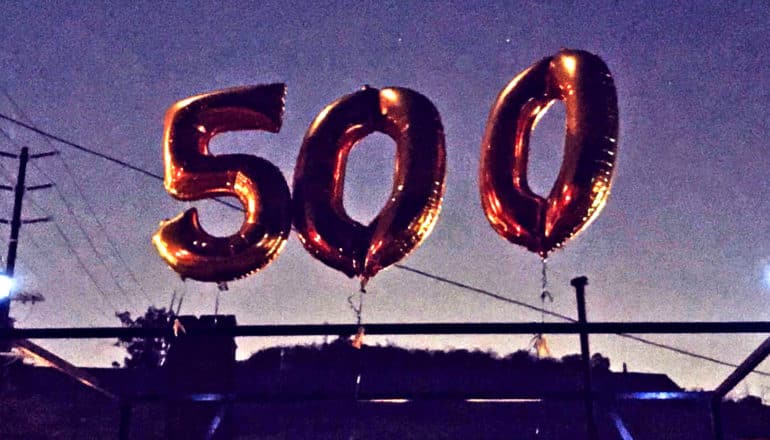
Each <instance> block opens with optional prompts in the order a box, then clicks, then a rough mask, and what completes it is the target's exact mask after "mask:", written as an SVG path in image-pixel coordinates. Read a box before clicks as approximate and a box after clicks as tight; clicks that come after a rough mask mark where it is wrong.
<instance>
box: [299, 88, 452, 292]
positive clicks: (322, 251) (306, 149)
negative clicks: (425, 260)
mask: <svg viewBox="0 0 770 440" xmlns="http://www.w3.org/2000/svg"><path fill="white" fill-rule="evenodd" d="M374 131H379V132H382V133H385V134H387V135H388V136H390V137H391V138H393V140H395V142H396V167H395V173H394V177H393V190H392V192H391V196H390V198H389V199H388V202H387V203H386V205H385V207H384V208H383V209H382V211H381V212H380V213H379V214H378V215H377V216H376V217H375V218H374V220H372V222H371V223H370V224H369V225H368V226H364V225H362V224H361V223H358V222H356V221H355V220H353V219H351V218H350V217H349V216H348V215H347V213H346V212H345V208H344V207H343V206H342V200H343V197H342V195H343V188H344V185H345V166H346V164H347V158H348V154H349V153H350V150H351V149H352V148H353V147H354V146H355V145H356V143H357V142H358V141H360V140H361V139H363V138H364V137H366V136H367V135H369V134H370V133H372V132H374ZM445 173H446V152H445V147H444V132H443V128H442V126H441V118H440V116H439V114H438V111H437V110H436V108H435V107H434V106H433V104H432V103H431V102H430V101H429V100H428V98H426V97H424V96H423V95H421V94H419V93H417V92H415V91H412V90H409V89H405V88H396V87H394V88H386V89H382V90H377V89H374V88H368V87H366V88H364V89H363V90H360V91H358V92H356V93H353V94H350V95H347V96H344V97H342V98H340V99H339V100H337V101H335V102H334V103H332V104H330V105H329V106H328V107H326V108H325V109H324V110H323V111H322V112H321V113H320V114H319V115H318V117H316V119H315V121H313V123H312V124H311V126H310V128H309V129H308V131H307V133H306V135H305V139H304V141H303V142H302V148H301V150H300V153H299V158H298V160H297V166H296V169H295V171H294V195H293V197H294V200H293V209H294V226H295V228H296V230H297V233H298V235H299V238H300V241H302V244H303V245H304V246H305V248H306V249H307V250H308V251H309V252H310V254H311V255H313V256H314V257H315V258H317V259H319V260H321V261H322V262H324V263H325V264H327V265H328V266H331V267H333V268H335V269H337V270H340V271H342V272H344V273H345V274H346V275H348V276H349V277H353V276H358V277H361V280H362V284H365V283H366V281H367V280H368V279H369V278H371V277H373V276H374V275H375V274H376V273H377V272H378V271H379V270H381V269H382V268H384V267H387V266H389V265H391V264H393V263H395V262H397V261H398V260H400V259H401V258H403V257H405V256H406V255H407V254H409V253H410V252H411V251H412V250H414V249H415V248H416V247H418V246H419V245H420V243H421V242H422V241H423V240H424V239H425V238H426V237H427V236H428V234H429V233H430V231H431V229H432V228H433V225H434V224H435V222H436V220H437V218H438V214H439V210H440V208H441V201H442V197H443V194H444V178H445Z"/></svg>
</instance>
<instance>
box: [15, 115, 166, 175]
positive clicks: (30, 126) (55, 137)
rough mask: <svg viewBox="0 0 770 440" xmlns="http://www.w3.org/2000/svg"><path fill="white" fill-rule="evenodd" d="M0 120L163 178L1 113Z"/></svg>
mask: <svg viewBox="0 0 770 440" xmlns="http://www.w3.org/2000/svg"><path fill="white" fill-rule="evenodd" d="M0 119H5V120H6V121H8V122H11V123H13V124H15V125H18V126H19V127H24V128H26V129H27V130H29V131H31V132H33V133H37V134H39V135H41V136H44V137H47V138H49V139H52V140H55V141H56V142H60V143H62V144H64V145H68V146H70V147H72V148H74V149H76V150H80V151H83V152H85V153H88V154H92V155H94V156H97V157H100V158H102V159H104V160H107V161H110V162H113V163H116V164H118V165H120V166H122V167H125V168H128V169H131V170H134V171H136V172H138V173H142V174H144V175H145V176H149V177H152V178H154V179H158V180H163V176H161V175H159V174H155V173H153V172H150V171H147V170H144V169H142V168H139V167H137V166H135V165H131V164H130V163H128V162H125V161H122V160H120V159H117V158H114V157H112V156H108V155H106V154H104V153H100V152H98V151H96V150H92V149H90V148H86V147H84V146H82V145H79V144H76V143H75V142H70V141H68V140H66V139H64V138H60V137H59V136H56V135H55V134H51V133H48V132H47V131H43V130H41V129H39V128H37V127H35V126H32V125H29V124H26V123H24V122H21V121H19V120H18V119H14V118H12V117H10V116H8V115H5V114H3V113H0Z"/></svg>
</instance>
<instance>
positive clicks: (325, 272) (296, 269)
mask: <svg viewBox="0 0 770 440" xmlns="http://www.w3.org/2000/svg"><path fill="white" fill-rule="evenodd" d="M156 3H157V2H132V5H131V6H116V5H113V4H110V2H104V3H97V2H88V4H87V5H85V4H83V5H72V4H66V2H50V3H44V2H36V3H34V4H31V5H30V3H29V2H10V1H8V2H3V6H2V9H3V13H2V14H0V41H3V44H2V45H0V73H1V74H0V87H1V88H2V90H0V112H1V113H4V114H7V115H10V116H14V117H17V118H19V119H23V120H25V121H28V122H31V123H33V124H35V125H37V126H39V127H41V128H43V129H44V130H47V131H50V132H52V133H55V134H57V135H59V136H61V137H64V138H66V139H69V140H71V141H74V142H78V143H80V144H82V145H84V146H87V147H89V148H92V149H94V150H97V151H100V152H103V153H106V154H109V155H113V156H115V157H118V158H120V159H122V160H125V161H127V162H130V163H132V164H134V165H137V166H139V167H141V168H144V169H147V170H150V171H152V172H155V173H158V174H160V173H162V157H161V137H162V129H163V125H162V124H163V114H164V113H165V111H166V109H167V108H168V107H169V106H170V105H171V104H172V103H173V102H175V101H177V100H179V99H182V98H186V97H188V96H191V95H194V94H198V93H202V92H207V91H211V90H216V89H221V88H226V87H232V86H240V85H248V84H259V83H269V82H284V83H286V84H287V85H288V97H287V103H286V113H285V117H284V124H283V129H282V130H281V132H280V133H278V134H267V133H238V134H225V135H222V136H220V137H218V138H216V139H215V141H214V142H213V143H212V147H211V148H212V151H213V152H215V153H230V152H243V153H249V154H254V155H258V156H261V157H264V158H266V159H268V160H270V161H271V162H273V163H274V164H275V165H277V166H278V167H279V168H280V169H281V170H282V171H283V173H284V175H285V177H286V179H287V181H288V182H291V181H292V173H293V170H294V164H295V160H296V158H297V154H298V152H299V146H300V143H301V140H302V137H303V135H304V132H305V130H306V129H307V127H308V125H309V124H310V122H311V121H312V120H313V118H314V117H315V116H316V114H317V113H318V112H319V111H320V110H321V109H322V108H323V107H324V106H325V105H327V104H328V103H330V102H331V101H333V100H335V99H337V98H338V97H340V96H342V95H344V94H347V93H351V92H353V91H355V90H357V89H358V88H359V87H361V86H362V85H363V84H371V85H372V86H374V87H384V86H402V87H409V88H412V89H414V90H417V91H419V92H421V93H422V94H424V95H426V96H427V97H428V98H430V99H431V100H432V101H433V103H434V104H435V105H436V107H437V108H438V110H439V112H440V113H441V116H442V120H443V124H444V127H445V131H446V141H447V155H448V176H447V191H446V197H445V199H444V208H443V211H442V214H441V217H440V218H439V221H438V224H437V226H436V228H435V229H434V231H433V234H432V235H431V236H430V237H429V238H428V240H427V241H426V242H425V243H424V244H423V245H422V247H421V248H419V249H418V250H417V251H416V252H414V253H413V254H412V255H411V256H410V257H409V258H408V259H406V260H404V261H403V263H405V264H407V265H409V266H410V267H413V268H417V269H420V270H424V271H427V272H430V273H434V274H437V275H440V276H445V277H448V278H452V279H455V280H457V281H461V282H464V283H468V284H472V285H474V286H478V287H480V288H483V289H488V290H490V291H493V292H496V293H499V294H501V295H504V296H507V297H510V298H513V299H516V300H520V301H527V302H531V303H533V304H536V303H539V283H540V273H539V272H540V262H539V259H538V257H537V256H536V255H534V254H532V253H529V252H527V251H526V250H525V249H524V248H521V247H518V246H514V245H512V244H510V243H508V242H507V241H505V240H503V239H502V238H500V237H499V236H497V234H496V233H495V232H494V231H493V230H492V228H491V227H490V226H489V225H488V223H487V221H486V219H485V217H484V214H483V211H482V209H481V206H480V201H479V196H478V185H477V182H478V161H479V153H480V142H481V137H482V134H483V131H484V125H485V123H486V119H487V115H488V112H489V109H490V106H491V105H492V103H493V101H494V99H495V97H496V96H497V94H498V92H499V91H500V90H501V89H502V88H503V87H504V86H505V84H506V83H507V82H508V81H509V80H510V79H511V78H513V77H514V76H515V75H516V74H518V73H519V72H520V71H522V70H523V69H525V68H526V67H528V66H529V65H530V64H532V63H534V62H535V61H537V60H539V59H540V58H542V57H545V56H548V55H552V54H554V53H555V52H556V51H558V49H559V48H561V47H569V48H576V49H584V50H588V51H590V52H593V53H596V54H598V55H599V56H601V57H602V58H603V59H604V61H605V62H606V63H607V65H608V66H609V68H610V70H611V71H612V73H613V75H614V79H615V83H616V86H617V89H618V100H619V108H620V141H619V159H618V160H619V163H618V169H617V175H616V179H615V183H614V187H613V193H612V196H611V197H610V200H609V203H608V205H607V207H606V209H605V210H604V211H603V212H602V214H601V215H600V216H599V218H598V219H597V220H596V221H595V222H594V223H593V224H592V225H591V227H590V228H589V229H587V230H586V231H585V232H584V233H583V234H582V235H580V236H579V237H577V238H576V239H574V240H572V241H571V242H569V243H567V245H566V247H565V248H564V249H563V250H561V251H559V252H557V253H555V254H554V255H553V256H552V258H550V260H549V263H550V266H551V269H552V270H551V272H550V280H551V282H550V290H551V292H552V293H553V294H554V296H555V301H554V303H553V305H552V309H553V310H554V311H556V312H558V313H562V314H567V315H570V316H574V315H575V300H574V295H573V291H572V289H571V287H570V286H569V280H570V279H571V278H572V277H574V276H577V275H586V276H588V278H589V283H590V284H589V287H588V307H589V310H588V314H589V319H591V320H597V321H615V320H617V321H622V320H630V321H647V320H649V321H666V320H673V321H687V320H692V321H697V320H706V321H712V320H714V321H719V320H770V285H768V284H770V282H768V284H765V282H764V281H763V277H764V275H763V273H764V272H765V271H766V270H767V269H766V268H767V266H768V265H770V241H769V240H768V233H770V220H769V219H768V213H770V184H768V175H770V155H768V154H767V151H768V146H767V141H766V139H767V136H768V134H769V133H770V123H769V122H768V117H767V115H766V107H767V105H766V104H767V102H768V100H769V99H768V98H770V63H768V62H767V57H768V56H769V55H770V52H768V47H770V4H768V3H766V2H748V1H744V2H724V3H723V4H721V5H719V4H715V5H708V6H703V5H701V6H692V5H671V4H670V3H671V2H646V1H643V2H631V1H623V2H552V4H551V5H545V4H542V2H534V1H532V2H520V3H519V4H512V3H513V2H497V3H496V2H417V1H415V2H407V1H401V2H398V1H396V2H377V3H374V2H353V1H351V2H341V1H335V2H317V4H315V5H311V4H310V2H296V3H293V4H290V2H286V1H265V2H254V3H249V2H242V3H238V2H211V3H194V2H179V3H173V2H164V4H162V5H158V4H156ZM702 3H706V2H702ZM714 3H717V2H714ZM6 93H7V94H6ZM9 96H10V99H9ZM14 102H15V103H16V105H15V104H14ZM563 118H564V112H563V108H562V107H561V106H560V105H558V106H554V107H553V108H552V110H551V111H550V112H549V113H548V115H546V117H545V118H544V119H543V120H542V121H541V123H540V124H539V125H538V127H537V130H536V132H535V134H534V137H533V143H532V153H531V154H532V155H531V163H530V180H531V182H532V186H533V189H535V190H536V191H537V192H539V193H546V192H547V191H548V190H549V189H550V186H551V183H552V181H553V179H554V178H555V176H556V172H557V170H558V167H559V164H560V163H561V155H562V141H563V135H564V133H563V130H564V129H563V125H564V120H563ZM0 128H1V129H2V130H3V132H4V133H6V134H7V135H3V134H2V133H0V149H2V150H5V151H18V149H19V148H20V146H22V145H27V146H29V147H30V148H31V149H32V151H33V153H34V152H43V151H48V150H51V149H57V150H60V151H61V153H62V155H61V156H60V157H59V158H56V157H54V158H47V159H39V160H36V161H35V163H34V166H31V167H30V170H29V174H28V182H29V184H30V185H35V184H41V183H46V182H49V181H53V182H55V183H56V184H57V188H58V191H57V190H48V191H39V192H36V193H34V194H30V195H29V197H28V198H27V199H26V202H27V205H26V206H25V216H26V217H37V216H44V215H48V214H51V215H53V216H55V218H56V224H36V225H28V226H25V227H24V228H23V229H22V237H21V244H20V254H19V262H18V263H17V273H18V275H19V282H20V283H22V285H23V287H22V288H23V289H28V290H38V291H40V292H41V293H43V295H44V296H45V297H46V301H45V302H44V303H42V304H38V305H35V306H34V307H33V306H29V305H26V306H24V305H20V304H14V305H13V307H12V312H11V314H12V316H14V317H16V318H17V319H18V324H17V326H18V327H40V326H105V325H109V326H112V325H117V324H118V321H117V319H115V318H114V316H113V312H114V310H116V309H119V310H130V311H132V312H133V313H137V312H139V311H141V310H144V309H146V307H147V306H148V305H149V303H154V304H157V305H164V306H165V305H167V304H168V303H169V301H170V299H171V293H172V292H173V291H176V292H177V293H178V294H180V295H181V294H182V293H183V292H184V293H185V300H184V304H183V307H182V313H187V314H203V313H211V312H212V311H213V307H214V298H215V296H216V286H215V285H213V284H203V283H196V282H187V283H182V282H181V281H180V280H179V278H178V277H177V276H176V275H175V274H174V273H173V272H172V271H170V270H169V269H167V268H166V266H165V264H164V263H163V262H162V261H161V260H160V258H159V257H158V256H157V255H156V253H155V250H154V248H153V247H152V245H151V243H150V236H151V235H152V234H153V232H154V231H155V230H156V227H157V224H158V222H159V221H160V220H162V219H164V218H167V217H171V216H173V215H175V214H177V213H178V212H181V211H182V210H183V209H185V208H186V207H189V206H193V205H194V206H197V207H199V208H200V210H201V219H202V223H203V225H204V227H207V228H208V229H209V230H210V231H211V232H213V233H218V234H229V233H231V232H232V231H234V230H235V229H236V228H237V227H238V225H239V224H240V214H239V213H237V212H234V211H231V210H229V209H227V208H225V207H222V206H221V205H218V204H215V203H212V202H196V203H194V204H185V203H181V202H176V201H174V200H173V199H172V198H171V197H170V196H168V195H167V194H166V193H165V191H164V189H163V186H162V183H161V182H159V181H157V180H153V179H151V178H149V177H147V176H144V175H142V174H138V173H136V172H133V171H130V170H127V169H125V168H121V167H118V166H116V165H114V164H111V163H109V162H105V161H104V160H102V159H98V158H95V157H93V156H89V155H87V154H84V153H82V152H79V151H76V150H73V149H71V148H70V147H67V146H64V145H60V144H55V143H51V144H49V143H48V141H46V140H45V139H43V138H41V137H39V136H37V135H34V134H31V133H29V132H27V131H25V130H24V129H22V128H19V127H15V126H13V125H11V124H9V123H7V122H4V121H0ZM393 153H394V148H393V143H392V142H391V141H390V140H389V139H388V138H387V137H385V136H384V135H374V136H370V137H369V138H367V139H366V140H364V141H363V142H362V143H361V144H360V146H359V147H357V149H355V150H354V151H353V153H352V155H351V160H350V163H349V167H348V179H347V185H346V207H347V209H348V210H349V212H350V213H351V215H352V216H353V217H354V218H357V219H359V220H368V219H369V218H371V217H372V216H374V215H375V213H376V212H378V211H379V209H380V207H381V206H382V204H383V203H384V201H385V199H386V198H387V196H388V194H389V192H390V179H391V174H392V167H393V157H392V156H393ZM1 163H2V166H3V168H4V169H5V170H6V171H7V172H6V171H3V170H0V180H2V181H3V183H7V182H9V181H10V179H11V178H12V175H13V174H15V168H16V166H17V165H16V163H15V162H14V161H13V160H11V159H2V161H1ZM1 196H2V198H1V199H0V212H5V213H6V214H2V215H0V217H2V216H5V217H10V215H11V206H12V194H11V193H8V194H5V195H1ZM57 226H58V228H60V229H61V231H59V230H58V229H57ZM60 232H63V234H64V236H66V239H65V238H64V237H63V236H62V234H60ZM0 234H2V237H3V239H2V241H0V245H2V247H3V248H5V246H6V243H7V238H5V237H7V234H8V231H7V230H6V231H5V232H2V231H0ZM111 241H112V242H113V243H114V244H116V245H117V247H118V248H119V251H120V257H118V255H117V254H116V252H115V250H114V249H113V247H112V246H111V244H110V242H111ZM68 242H69V245H71V246H72V248H74V251H73V250H72V249H71V248H70V247H69V246H68ZM94 249H95V250H96V252H94ZM121 260H122V261H121ZM79 261H80V262H82V264H83V265H84V266H86V267H87V268H88V273H90V274H91V276H92V278H93V281H92V280H91V279H90V278H89V275H88V273H86V271H84V269H83V268H82V267H81V264H80V263H79ZM124 262H125V263H126V264H124ZM132 273H133V274H134V275H135V277H136V278H137V279H138V281H139V283H138V284H137V283H136V282H134V280H133V279H132V276H131V274H132ZM94 281H95V283H94ZM356 288H357V284H356V281H354V280H350V279H348V278H347V277H345V276H344V275H343V274H342V273H339V272H336V271H334V270H332V269H329V268H327V267H326V266H324V265H323V264H322V263H320V262H318V261H316V260H315V259H313V258H312V257H311V256H310V255H309V254H308V253H306V252H305V251H304V249H303V248H302V246H301V245H300V243H299V241H298V240H297V239H296V236H294V235H292V237H291V239H290V241H289V244H288V246H287V247H286V249H285V250H284V252H283V253H282V255H281V256H280V257H279V258H278V259H277V260H276V261H275V262H273V264H272V265H270V266H269V267H268V268H267V269H266V270H264V271H262V272H260V273H258V274H256V275H255V276H252V277H251V278H249V279H247V280H245V281H238V282H233V283H230V291H228V292H225V293H224V294H223V295H222V296H221V302H220V312H223V313H235V314H237V318H238V321H239V322H240V323H242V324H289V323H323V322H330V323H343V322H352V321H353V320H354V315H353V313H352V312H351V310H350V309H349V307H348V305H347V302H346V298H347V296H348V295H349V294H351V293H353V292H355V290H356ZM369 290H370V292H372V293H373V294H372V295H368V296H367V299H366V305H365V308H366V309H365V312H364V321H365V322H366V321H369V322H413V321H424V322H430V321H452V322H465V321H539V320H540V315H539V314H538V313H536V312H532V311H528V310H526V309H522V308H519V307H516V306H514V305H510V304H506V303H503V302H500V301H496V300H494V299H491V298H488V297H484V296H481V295H479V294H476V293H472V292H468V291H464V290H460V289H457V288H454V287H451V286H447V285H444V284H440V283H438V282H436V281H432V280H429V279H426V278H422V277H420V276H418V275H415V274H413V273H410V272H406V271H403V270H400V269H396V268H392V269H390V270H386V271H384V272H382V273H380V274H379V275H378V276H377V277H375V278H374V280H372V281H371V283H370V289H369ZM650 339H654V340H656V341H661V342H665V343H669V344H672V345H675V346H679V347H682V348H687V349H690V350H693V351H696V352H698V353H701V354H704V355H709V356H713V357H718V358H720V359H723V360H726V361H729V362H736V363H737V362H740V361H741V360H743V358H744V357H745V356H746V355H748V353H749V352H750V351H751V350H753V349H754V348H755V347H756V346H757V345H758V344H759V343H760V342H761V341H762V339H763V336H762V335H744V336H740V335H739V336H731V335H725V336H707V335H695V336H669V335H659V336H650ZM319 340H320V339H315V341H319ZM528 340H529V336H521V337H511V336H464V337H455V336H446V337H433V336H410V337H383V338H369V342H371V343H376V342H382V343H385V342H387V341H392V342H396V343H398V344H404V345H408V346H430V347H433V348H448V347H467V348H480V349H483V350H487V349H491V350H494V351H496V352H498V353H501V354H505V353H508V352H511V351H514V350H516V349H521V348H526V346H527V343H528ZM549 341H550V343H551V348H552V349H553V351H554V352H555V355H557V356H562V355H565V354H568V353H574V352H578V351H579V344H578V338H577V336H575V337H550V338H549ZM591 341H592V350H593V351H598V352H602V353H603V354H605V355H607V356H609V357H610V358H611V359H612V362H613V363H612V367H613V369H620V368H621V366H622V363H623V362H626V363H627V364H628V366H629V369H631V370H635V371H660V372H664V373H667V374H669V375H671V376H672V378H673V379H674V380H676V381H677V382H679V383H680V384H681V385H684V386H686V387H703V388H711V387H713V386H715V385H716V384H718V383H719V382H720V381H721V380H723V379H724V378H725V377H726V376H727V375H728V374H729V373H730V371H731V369H730V368H727V367H721V366H717V365H713V364H710V363H708V362H704V361H699V360H694V359H690V358H687V357H684V356H682V355H679V354H674V353H670V352H667V351H663V350H660V349H657V348H652V347H649V346H646V345H642V344H640V343H638V342H635V341H630V340H625V339H621V338H619V337H617V336H594V337H592V339H591ZM111 342H112V341H109V340H97V341H80V342H68V341H43V342H41V343H42V345H44V346H46V347H49V348H51V349H52V350H54V351H55V352H57V353H59V354H61V355H62V356H64V357H65V358H67V359H70V360H72V361H73V362H76V363H86V364H95V365H108V364H109V363H110V361H112V360H115V359H120V358H121V356H122V354H121V352H120V351H119V350H117V349H115V348H114V347H112V346H111ZM291 342H294V340H293V339H274V340H270V339H256V338H252V339H240V340H239V341H238V344H239V346H240V350H239V355H240V356H246V355H248V353H249V352H251V351H254V350H256V349H257V348H259V347H262V346H265V345H270V344H274V343H291ZM760 368H761V369H762V370H764V371H770V361H766V362H765V363H764V364H763V365H762V366H761V367H760ZM746 382H747V385H745V386H744V385H741V386H740V387H739V391H740V390H741V389H745V387H749V389H751V390H752V391H753V392H755V393H762V392H763V390H765V391H766V392H767V393H768V395H770V379H768V378H767V377H761V376H757V375H753V376H751V377H750V378H749V379H748V380H747V381H746ZM742 387H743V388H742Z"/></svg>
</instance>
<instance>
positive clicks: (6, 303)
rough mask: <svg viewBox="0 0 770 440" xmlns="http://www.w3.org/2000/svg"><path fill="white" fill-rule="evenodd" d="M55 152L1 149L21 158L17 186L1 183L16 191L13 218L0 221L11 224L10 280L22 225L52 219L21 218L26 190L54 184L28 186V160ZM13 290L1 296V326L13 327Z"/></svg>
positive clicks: (8, 155) (0, 187)
mask: <svg viewBox="0 0 770 440" xmlns="http://www.w3.org/2000/svg"><path fill="white" fill-rule="evenodd" d="M54 154H57V152H49V153H42V154H33V155H30V154H29V148H28V147H22V149H21V153H20V154H19V155H18V156H17V155H15V154H12V153H6V152H4V151H0V156H2V157H10V158H13V159H19V172H18V174H17V175H16V185H15V186H8V185H0V189H4V190H8V191H13V192H14V199H13V216H12V218H11V220H10V221H8V220H6V219H0V223H4V224H10V225H11V236H10V239H9V241H8V257H7V258H6V260H5V264H6V266H5V273H4V274H3V275H4V276H5V277H7V278H8V279H9V280H12V279H13V274H14V271H15V269H16V251H17V250H18V247H19V230H20V229H21V225H22V224H28V223H41V222H47V221H49V220H50V218H49V217H44V218H36V219H30V220H22V218H21V208H22V202H23V201H24V192H25V191H26V190H29V191H34V190H38V189H46V188H51V187H52V186H53V184H51V183H47V184H44V185H35V186H30V187H28V188H27V187H26V186H25V185H24V182H25V180H26V175H27V162H29V159H37V158H40V157H46V156H52V155H54ZM12 292H13V287H11V289H10V290H9V292H8V296H7V297H5V298H0V328H10V327H11V320H10V317H9V314H10V311H11V293H12ZM7 349H8V347H6V346H0V352H3V351H8V350H7Z"/></svg>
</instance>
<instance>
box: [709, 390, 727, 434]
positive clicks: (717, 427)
mask: <svg viewBox="0 0 770 440" xmlns="http://www.w3.org/2000/svg"><path fill="white" fill-rule="evenodd" d="M710 403H711V427H712V429H713V430H714V439H715V440H724V438H725V431H724V427H723V426H722V400H721V399H719V400H717V399H712V400H711V402H710Z"/></svg>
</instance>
